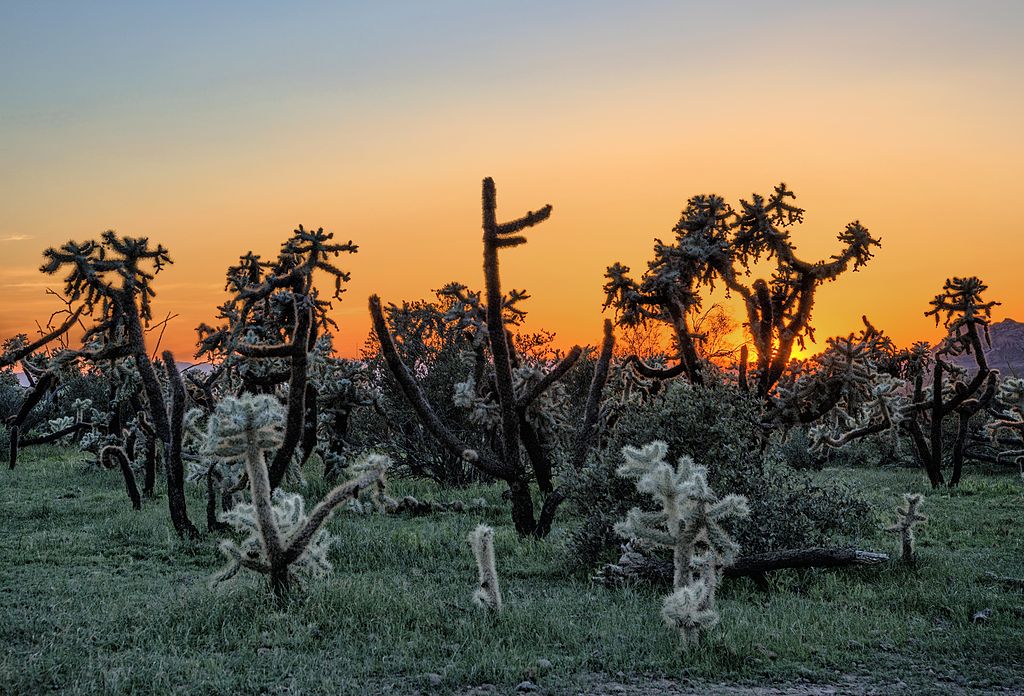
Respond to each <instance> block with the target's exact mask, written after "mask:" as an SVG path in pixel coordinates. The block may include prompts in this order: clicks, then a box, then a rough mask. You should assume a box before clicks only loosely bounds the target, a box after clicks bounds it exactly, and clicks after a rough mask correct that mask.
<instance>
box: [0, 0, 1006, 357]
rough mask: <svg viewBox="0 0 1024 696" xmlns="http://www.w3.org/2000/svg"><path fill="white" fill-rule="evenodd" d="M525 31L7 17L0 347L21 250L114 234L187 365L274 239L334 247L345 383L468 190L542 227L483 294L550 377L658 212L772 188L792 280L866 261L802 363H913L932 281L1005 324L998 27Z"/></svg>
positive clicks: (787, 15)
mask: <svg viewBox="0 0 1024 696" xmlns="http://www.w3.org/2000/svg"><path fill="white" fill-rule="evenodd" d="M528 5H529V9H532V10H533V12H523V7H522V6H521V5H517V7H516V9H515V10H511V9H509V8H497V7H486V8H482V7H478V6H475V5H470V4H468V3H443V4H441V5H436V6H434V5H432V6H431V7H420V6H418V5H415V4H404V5H402V6H401V8H397V7H395V6H389V7H387V8H384V7H374V8H364V9H363V10H361V11H360V12H359V13H355V12H352V11H350V8H349V7H347V6H331V7H326V6H316V5H304V6H303V7H302V8H301V9H283V8H274V7H271V6H260V7H258V8H257V9H251V10H247V11H246V12H245V13H244V15H243V14H242V13H240V12H238V11H237V10H236V8H237V7H239V6H235V5H230V6H229V5H218V6H217V7H215V8H208V7H203V6H201V5H198V4H194V5H186V6H181V7H185V9H186V10H187V11H181V7H178V8H175V9H176V11H174V12H172V11H169V10H167V9H166V8H155V7H134V6H132V5H129V4H119V3H108V4H105V5H102V6H90V7H72V8H65V7H60V8H57V6H56V5H54V6H50V5H33V6H31V7H27V6H26V7H17V8H14V9H11V10H9V11H8V15H9V16H10V19H11V21H8V22H6V23H5V26H4V27H3V28H0V37H2V38H3V41H0V55H2V56H3V58H4V60H3V61H2V66H3V67H0V72H2V74H3V76H4V79H3V80H0V98H2V99H3V100H4V103H5V104H8V105H11V106H9V107H8V108H6V109H5V115H4V117H3V118H2V120H0V143H2V145H0V147H2V150H3V152H4V154H5V160H6V161H7V162H8V165H9V166H8V167H6V168H5V169H4V171H3V172H0V188H2V190H3V191H5V199H6V200H4V201H3V203H4V204H3V205H0V286H2V287H3V289H4V291H5V295H6V302H5V306H6V307H8V308H11V307H17V308H18V309H17V310H16V311H11V310H10V309H8V310H6V311H4V312H3V313H2V314H0V336H4V337H7V336H11V335H13V334H15V333H20V332H24V333H29V334H30V335H31V334H32V333H33V332H34V330H35V322H36V321H40V322H45V320H46V318H47V317H48V316H49V315H50V313H51V312H52V311H54V310H55V309H59V304H55V303H54V302H53V301H52V300H53V298H52V297H48V296H47V295H46V294H45V288H46V287H52V288H54V289H58V288H59V286H60V279H59V278H49V277H44V276H43V275H41V274H40V273H38V270H37V269H38V266H39V264H40V263H41V261H42V251H43V249H45V248H46V247H47V246H50V245H59V244H60V243H62V242H64V241H66V240H67V239H77V240H81V239H88V238H93V237H97V236H98V235H99V233H100V232H102V231H103V230H106V229H115V230H117V231H118V232H119V233H121V234H126V235H131V236H148V237H149V238H150V239H152V240H153V241H155V242H159V243H162V244H164V245H165V246H166V247H168V248H169V250H170V253H171V257H172V258H173V259H174V260H175V262H176V263H175V264H174V265H172V266H170V267H168V268H167V269H166V270H165V271H164V272H163V273H161V274H160V276H159V277H158V278H157V280H156V283H155V289H156V291H157V297H156V301H155V303H154V307H155V309H154V320H155V321H159V320H160V319H162V318H163V316H165V315H166V314H167V313H168V312H174V313H179V314H180V317H179V318H177V319H175V320H173V321H172V323H171V324H169V327H168V331H167V336H166V337H165V339H164V344H163V345H164V347H167V348H170V349H171V350H173V351H174V352H175V354H176V355H178V356H179V357H180V358H181V359H184V358H186V356H187V357H191V355H192V354H193V352H194V343H195V333H194V328H195V326H196V325H197V324H199V323H200V322H204V321H205V322H211V321H212V319H213V312H214V308H215V306H216V305H217V304H219V303H220V302H221V301H223V299H225V298H226V294H225V293H224V292H223V289H222V288H223V282H222V278H223V272H224V270H225V269H226V267H227V266H228V265H229V264H231V263H233V262H234V261H235V260H236V259H237V257H238V256H239V255H241V254H243V253H245V252H246V251H248V250H250V249H252V250H253V251H255V252H256V253H259V254H261V255H263V256H265V257H266V256H272V255H273V254H275V253H276V251H277V249H278V247H279V245H280V243H281V242H282V241H283V240H284V239H285V238H286V237H287V236H288V235H289V233H290V232H291V230H292V229H294V228H295V227H296V226H297V225H299V224H304V225H305V226H307V227H313V228H316V227H323V228H324V229H326V230H328V231H331V232H334V233H335V234H336V237H337V238H339V239H341V240H342V241H345V240H348V239H350V238H351V239H352V240H353V241H354V242H355V243H356V244H358V245H359V247H360V251H359V253H358V254H356V255H353V256H351V257H346V258H344V259H342V260H341V261H342V266H343V268H344V269H345V270H347V271H350V272H351V273H352V282H351V283H349V285H348V292H347V293H346V294H345V295H344V298H343V301H342V302H341V303H340V305H339V304H337V303H336V306H335V309H334V312H333V316H334V318H335V319H336V320H337V321H338V323H339V325H340V331H339V332H338V336H337V339H336V341H335V345H336V347H337V348H338V350H339V353H340V354H342V355H346V356H354V355H356V354H358V351H359V349H360V347H361V346H362V344H363V341H364V339H365V338H366V336H367V335H368V333H369V317H368V315H367V311H366V298H367V297H368V296H369V295H370V294H373V293H377V294H380V295H381V297H382V299H383V300H384V301H385V302H395V303H401V302H402V301H403V300H416V299H424V298H430V297H432V290H433V289H435V288H438V287H441V286H442V285H444V284H445V283H447V282H449V281H452V280H457V281H460V282H462V283H465V284H466V285H468V286H470V287H472V288H478V287H480V286H481V285H482V273H481V271H480V262H481V259H480V249H479V235H480V212H479V189H478V187H479V182H480V179H482V178H483V177H484V176H493V177H494V178H495V179H496V181H497V185H498V195H499V215H501V213H502V211H505V212H506V213H507V214H508V215H512V214H519V213H521V212H523V211H525V210H533V209H537V208H539V207H540V206H542V205H544V204H547V203H551V204H552V205H553V206H554V212H553V214H552V217H551V219H550V220H549V221H548V222H546V223H545V224H544V225H543V226H541V227H539V228H538V229H536V230H533V231H531V233H530V234H529V240H530V241H529V244H527V245H526V246H525V247H523V248H519V249H515V250H513V251H511V252H510V253H508V254H506V255H504V256H503V258H502V265H503V270H504V275H505V279H506V280H505V282H506V285H507V286H508V287H509V288H511V287H515V288H525V289H526V290H527V292H529V293H530V295H531V298H532V299H531V300H529V301H528V302H527V304H526V308H527V310H528V311H529V313H530V315H529V320H528V323H527V328H528V329H529V330H536V329H540V328H544V329H547V330H550V331H554V332H555V333H556V334H557V337H558V345H560V346H563V347H567V346H570V345H572V344H575V343H580V344H591V345H593V344H596V343H597V342H598V339H599V336H600V327H601V319H602V317H603V316H610V314H603V315H602V313H601V304H602V302H603V294H602V292H601V286H602V284H603V273H604V269H605V268H606V267H607V266H608V265H611V264H612V263H614V262H616V261H621V262H623V263H625V264H627V265H629V266H630V267H631V268H632V269H633V270H634V273H636V274H639V272H641V271H642V269H643V268H644V267H645V265H646V260H647V259H648V258H649V257H650V254H651V248H652V244H653V241H654V239H655V237H659V236H665V235H667V234H669V233H670V230H671V227H672V225H673V224H675V222H676V221H677V220H678V216H679V211H680V210H681V209H682V207H683V206H684V205H685V203H686V200H687V198H689V197H690V196H693V195H696V194H700V193H718V194H720V195H723V196H724V197H725V198H726V199H727V200H728V201H730V202H733V203H735V202H736V201H737V200H738V199H739V198H740V197H748V196H749V195H750V194H751V193H752V192H764V193H767V192H769V191H770V190H771V188H772V186H774V185H775V184H776V183H778V182H779V181H785V182H787V183H788V184H789V185H790V186H791V187H792V188H793V190H794V191H795V192H796V194H797V196H798V198H797V204H798V205H800V206H801V207H804V208H806V210H807V215H806V220H807V222H806V223H805V224H804V225H802V226H800V227H798V228H797V229H796V230H795V232H794V239H795V241H796V244H797V248H798V252H799V253H800V254H801V256H803V257H806V258H812V257H813V258H827V257H828V256H829V255H830V254H831V253H833V252H834V251H835V250H837V248H838V243H837V242H836V241H835V235H836V234H837V233H838V232H840V231H841V230H842V229H843V227H844V225H845V224H846V223H847V222H850V221H852V220H860V221H861V222H863V223H864V225H866V226H867V227H868V228H869V229H870V230H871V232H872V234H874V235H876V236H879V237H881V239H882V247H881V249H879V250H877V251H876V256H875V258H874V259H873V260H872V261H871V263H870V264H868V265H867V266H866V267H865V268H864V269H862V270H861V271H859V272H858V273H855V274H846V275H844V276H843V277H842V279H841V280H840V281H839V282H838V283H829V284H827V285H825V286H823V287H822V288H821V289H820V291H819V293H818V296H817V298H816V306H815V313H814V322H813V323H814V326H815V329H816V333H817V337H818V342H817V343H816V344H814V345H812V346H810V347H809V350H808V351H805V352H804V354H811V353H814V352H817V351H819V350H821V349H822V348H823V346H824V339H825V338H827V337H829V336H833V335H845V334H847V333H849V332H851V331H855V330H857V329H858V328H859V325H860V315H861V313H862V308H863V307H872V310H871V312H870V313H869V318H870V319H871V320H872V322H873V323H874V324H875V325H876V326H878V327H879V328H881V329H883V330H885V331H886V332H887V333H888V334H889V335H890V336H892V337H893V338H894V340H896V342H897V343H898V344H900V345H908V344H909V343H911V342H913V341H914V340H928V341H930V342H934V341H935V340H936V339H937V338H938V337H940V336H941V335H942V333H943V332H942V330H941V328H936V327H935V325H934V322H933V320H932V319H930V318H927V317H925V316H924V312H925V310H926V309H927V308H928V302H929V301H930V300H931V299H932V297H933V296H934V295H935V294H936V293H938V292H939V290H940V289H941V287H942V283H943V281H944V280H945V279H946V278H947V277H950V276H969V275H977V276H979V277H981V278H982V280H984V281H985V282H986V283H987V284H988V285H989V287H990V290H989V293H988V296H989V297H991V298H992V299H995V300H998V301H1000V302H1002V305H1001V306H1000V307H998V308H997V309H996V311H995V314H994V317H993V321H999V320H1001V319H1004V318H1013V317H1014V316H1018V317H1019V316H1021V315H1022V314H1024V312H1021V311H1020V310H1021V309H1022V307H1024V289H1021V287H1020V284H1019V282H1017V269H1016V264H1015V255H1014V254H1012V253H1003V254H1000V253H999V252H1000V251H1009V250H1012V248H1015V247H1014V244H1015V243H1016V239H1017V236H1018V235H1019V234H1020V231H1021V229H1020V223H1019V222H1017V221H1016V220H1015V219H1013V218H1012V216H1010V215H1007V214H1006V213H1005V212H1004V211H1006V210H1007V209H1008V208H1009V205H1008V202H1010V204H1012V201H1013V200H1015V194H1019V193H1020V186H1021V185H1020V183H1019V182H1020V181H1024V177H1022V176H1021V175H1022V174H1024V164H1021V163H1022V162H1024V139H1022V138H1020V136H1019V134H1018V124H1019V123H1020V121H1021V117H1022V116H1024V95H1022V93H1021V92H1020V90H1015V89H1013V86H1014V85H1015V84H1016V81H1017V79H1018V74H1017V73H1018V72H1019V71H1018V66H1019V65H1020V64H1021V59H1022V58H1024V48H1022V47H1021V46H1019V44H1018V42H1017V41H1016V36H1015V28H1016V27H1018V26H1019V25H1020V19H1021V17H1022V14H1024V8H1020V7H1018V6H1015V5H1014V4H1012V3H1000V2H989V3H982V4H972V6H971V7H962V6H958V5H957V4H955V3H923V2H913V3H906V4H903V5H901V6H900V7H899V8H898V9H892V8H891V7H889V6H887V5H885V4H884V3H868V4H863V3H861V4H858V5H857V6H856V7H832V6H829V7H822V6H820V5H817V4H814V3H793V4H790V5H787V6H786V7H784V8H777V7H772V8H770V9H769V8H765V7H763V6H759V5H757V4H756V3H753V4H752V3H731V4H730V5H729V6H727V7H716V8H708V7H701V8H692V7H691V8H685V7H681V6H678V5H669V4H664V3H645V4H644V5H643V7H642V8H637V7H636V6H631V7H630V8H622V7H618V6H616V5H614V4H611V3H600V4H591V3H588V4H586V5H582V4H579V3H567V4H560V5H558V6H557V7H548V6H545V5H543V4H541V3H530V4H528ZM247 7H248V6H247ZM581 8H584V9H581ZM638 9H639V10H643V11H638ZM737 9H739V10H741V12H742V17H741V19H740V20H738V21H731V17H732V16H733V15H734V14H738V13H737V12H736V11H737ZM58 12H59V15H60V18H61V19H60V21H54V16H55V15H56V14H57V13H58ZM40 37H45V38H46V41H47V45H48V46H49V47H50V50H48V51H46V52H40V51H38V50H35V48H34V47H35V46H36V45H37V44H38V41H39V40H40ZM424 259H427V261H426V262H425V263H424ZM552 259H558V260H563V261H565V260H571V262H563V263H561V264H560V265H558V266H555V264H553V263H551V260H552ZM737 309H738V308H737V307H736V306H735V305H732V306H730V312H731V314H732V315H733V318H734V319H736V320H737V321H740V322H742V320H743V316H742V314H741V312H740V311H737Z"/></svg>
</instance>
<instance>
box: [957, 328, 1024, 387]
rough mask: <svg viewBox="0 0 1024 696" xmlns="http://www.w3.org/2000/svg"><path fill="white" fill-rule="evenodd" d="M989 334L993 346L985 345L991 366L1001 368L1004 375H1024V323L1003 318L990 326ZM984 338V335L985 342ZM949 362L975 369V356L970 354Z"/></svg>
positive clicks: (1000, 370)
mask: <svg viewBox="0 0 1024 696" xmlns="http://www.w3.org/2000/svg"><path fill="white" fill-rule="evenodd" d="M989 336H990V337H991V338H992V347H991V348H988V346H987V345H986V346H985V347H986V351H985V356H986V357H987V358H988V364H989V367H991V368H994V369H997V370H999V372H1000V374H1001V375H1003V376H1004V377H1007V376H1013V377H1020V376H1024V323H1021V322H1019V321H1014V320H1013V319H1003V320H1002V321H1001V322H999V323H997V324H992V325H991V326H990V327H989ZM984 340H985V339H984V336H983V337H982V343H983V344H984ZM949 362H952V363H954V364H956V365H959V366H960V367H963V368H966V369H968V370H971V371H973V370H974V369H975V363H974V357H973V356H970V355H961V356H958V357H956V358H952V359H949Z"/></svg>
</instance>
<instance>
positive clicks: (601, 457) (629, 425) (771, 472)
mask: <svg viewBox="0 0 1024 696" xmlns="http://www.w3.org/2000/svg"><path fill="white" fill-rule="evenodd" d="M761 413H762V411H761V403H760V401H759V400H758V399H757V398H756V397H753V396H751V395H749V394H747V393H746V392H743V391H741V390H739V389H737V388H735V387H732V386H728V385H721V384H718V385H712V386H693V385H690V384H687V383H684V382H674V383H672V384H670V385H669V386H668V387H667V388H666V389H665V390H664V391H663V392H661V393H659V394H657V395H655V396H653V397H649V398H648V399H647V400H646V401H645V402H644V403H643V404H641V405H638V406H635V407H634V408H631V409H630V410H628V411H626V412H624V413H623V414H622V416H621V417H620V418H619V419H618V421H617V422H616V423H615V425H614V427H613V428H612V432H611V433H610V434H609V442H608V443H607V446H606V447H604V448H603V449H602V450H601V452H600V453H598V454H597V455H596V456H594V457H592V458H591V463H590V466H589V467H588V468H587V469H586V470H585V471H584V472H582V473H581V475H580V476H579V478H578V480H577V481H576V483H575V486H574V490H573V500H574V502H575V505H576V507H577V509H578V510H579V511H580V513H581V514H582V515H583V517H584V521H583V524H582V525H581V527H580V528H579V529H578V530H577V531H576V532H575V533H574V534H573V536H572V539H571V541H570V546H571V549H572V552H573V555H574V556H575V558H576V559H577V560H578V561H579V562H581V563H583V564H585V565H587V566H590V565H593V564H594V563H595V562H597V561H599V560H602V559H604V558H608V557H610V556H611V555H613V552H614V551H615V549H617V547H618V544H619V543H620V540H619V538H618V537H617V535H616V534H615V532H614V530H613V526H614V524H615V522H616V521H618V520H619V519H621V518H622V517H623V516H624V515H625V514H626V512H627V511H628V510H629V509H630V508H632V507H640V508H641V509H648V510H649V509H652V508H651V507H650V505H651V503H650V500H649V498H647V496H642V495H640V494H638V493H637V491H636V489H635V487H634V486H632V484H630V482H628V481H625V480H624V479H622V478H621V477H618V476H616V475H615V469H616V468H617V467H618V466H619V464H620V462H621V458H620V457H621V455H620V452H621V450H622V447H624V446H627V445H632V444H634V443H638V442H639V443H642V442H650V441H652V440H662V441H664V442H665V443H666V444H667V445H668V454H667V457H668V459H670V460H671V459H676V458H678V457H681V456H692V457H693V458H694V459H695V460H696V462H697V463H698V464H700V465H701V466H704V467H707V470H708V483H709V484H710V485H711V486H712V488H714V489H715V490H720V491H728V492H729V493H736V494H739V495H743V496H745V497H746V498H747V500H748V501H749V506H750V514H751V518H752V519H755V520H757V524H752V525H745V526H744V528H743V529H741V530H737V540H738V541H739V543H740V544H741V546H742V548H743V550H744V552H746V553H754V552H759V551H766V550H771V549H783V548H796V547H804V546H810V545H814V544H819V543H822V542H823V541H824V540H826V539H827V538H828V537H830V536H831V535H833V534H836V533H854V532H857V531H859V530H861V529H863V528H865V525H866V524H867V523H868V516H869V512H870V508H869V506H868V505H867V503H866V502H865V501H863V500H861V499H859V498H857V497H855V496H853V495H852V494H851V493H850V492H849V491H847V490H846V489H844V488H842V487H840V486H837V485H820V484H816V483H814V482H813V481H812V480H811V479H810V478H809V477H808V476H806V475H805V474H802V473H800V472H797V471H795V470H794V469H792V468H791V467H789V466H786V464H785V463H784V462H783V460H782V457H781V456H780V454H779V453H778V452H777V450H776V449H775V448H773V447H770V446H769V444H768V440H767V434H766V432H765V430H764V427H763V426H762V424H761Z"/></svg>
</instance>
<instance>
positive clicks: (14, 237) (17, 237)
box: [0, 234, 32, 242]
mask: <svg viewBox="0 0 1024 696" xmlns="http://www.w3.org/2000/svg"><path fill="white" fill-rule="evenodd" d="M26 239H32V235H30V234H11V235H8V236H6V237H0V242H24V241H25V240H26Z"/></svg>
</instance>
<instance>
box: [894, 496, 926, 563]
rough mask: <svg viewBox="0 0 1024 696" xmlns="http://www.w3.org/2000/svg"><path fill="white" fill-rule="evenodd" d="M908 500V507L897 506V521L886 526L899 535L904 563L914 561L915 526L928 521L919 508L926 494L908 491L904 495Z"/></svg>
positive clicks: (904, 498) (905, 499)
mask: <svg viewBox="0 0 1024 696" xmlns="http://www.w3.org/2000/svg"><path fill="white" fill-rule="evenodd" d="M903 500H904V501H905V502H906V504H907V507H906V509H903V508H900V507H899V506H897V507H896V515H897V517H896V521H895V522H894V523H893V524H891V525H890V526H889V527H887V528H886V531H889V532H892V533H893V534H896V535H898V536H899V550H900V558H901V559H902V560H903V562H904V563H913V562H914V560H915V554H914V527H915V526H916V525H918V524H922V523H924V522H927V521H928V518H927V517H926V516H925V515H922V514H921V513H920V512H918V510H919V509H920V507H921V503H923V502H924V496H923V495H921V494H920V493H907V494H905V495H904V496H903Z"/></svg>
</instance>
